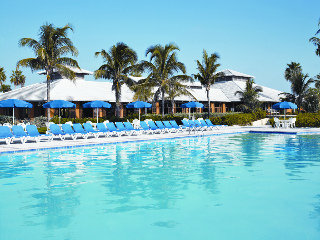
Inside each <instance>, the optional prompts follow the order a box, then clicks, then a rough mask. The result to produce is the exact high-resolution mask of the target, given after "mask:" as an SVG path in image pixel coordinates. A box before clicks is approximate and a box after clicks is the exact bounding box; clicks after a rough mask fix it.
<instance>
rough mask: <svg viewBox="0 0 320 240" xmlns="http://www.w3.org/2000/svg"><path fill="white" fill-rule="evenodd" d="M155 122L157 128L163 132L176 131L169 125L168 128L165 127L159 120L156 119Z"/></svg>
mask: <svg viewBox="0 0 320 240" xmlns="http://www.w3.org/2000/svg"><path fill="white" fill-rule="evenodd" d="M156 124H157V126H158V128H160V129H161V130H162V131H164V132H168V133H171V132H176V130H175V129H173V128H172V127H169V128H168V127H166V126H165V125H164V124H163V123H162V122H161V121H156Z"/></svg>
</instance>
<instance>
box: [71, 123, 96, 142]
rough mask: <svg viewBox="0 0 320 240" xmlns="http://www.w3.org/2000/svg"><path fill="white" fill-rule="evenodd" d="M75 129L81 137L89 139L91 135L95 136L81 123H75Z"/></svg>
mask: <svg viewBox="0 0 320 240" xmlns="http://www.w3.org/2000/svg"><path fill="white" fill-rule="evenodd" d="M73 129H74V131H75V132H76V133H78V134H80V136H81V137H83V138H84V139H87V138H88V137H89V136H93V137H95V136H94V135H93V134H92V133H88V132H87V131H86V130H84V129H83V127H82V125H81V124H80V123H74V124H73Z"/></svg>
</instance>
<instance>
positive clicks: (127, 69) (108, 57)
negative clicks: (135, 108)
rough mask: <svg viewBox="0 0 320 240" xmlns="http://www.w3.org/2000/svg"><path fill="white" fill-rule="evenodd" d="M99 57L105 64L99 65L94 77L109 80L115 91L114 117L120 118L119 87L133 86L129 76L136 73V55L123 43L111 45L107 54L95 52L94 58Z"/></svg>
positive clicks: (105, 52)
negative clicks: (124, 85)
mask: <svg viewBox="0 0 320 240" xmlns="http://www.w3.org/2000/svg"><path fill="white" fill-rule="evenodd" d="M99 55H101V57H102V58H103V60H104V62H105V64H103V65H101V66H100V67H99V69H98V70H96V71H95V72H94V77H95V78H96V79H98V78H104V79H111V80H112V90H113V91H115V97H116V116H117V117H119V116H120V98H121V86H122V85H123V84H127V85H128V86H129V87H130V86H131V85H133V83H134V82H133V80H132V79H130V78H129V75H130V74H131V73H133V72H136V62H137V60H138V56H137V53H136V52H135V51H134V50H133V49H131V48H130V47H128V45H126V44H125V43H122V42H119V43H117V44H116V45H113V46H112V47H111V48H110V50H109V52H107V51H106V50H104V49H102V50H101V52H96V53H95V56H96V57H98V56H99Z"/></svg>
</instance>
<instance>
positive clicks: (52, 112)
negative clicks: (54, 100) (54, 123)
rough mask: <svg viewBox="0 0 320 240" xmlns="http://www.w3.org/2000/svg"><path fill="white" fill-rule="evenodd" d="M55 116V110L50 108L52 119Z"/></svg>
mask: <svg viewBox="0 0 320 240" xmlns="http://www.w3.org/2000/svg"><path fill="white" fill-rule="evenodd" d="M53 116H54V108H50V118H52V117H53Z"/></svg>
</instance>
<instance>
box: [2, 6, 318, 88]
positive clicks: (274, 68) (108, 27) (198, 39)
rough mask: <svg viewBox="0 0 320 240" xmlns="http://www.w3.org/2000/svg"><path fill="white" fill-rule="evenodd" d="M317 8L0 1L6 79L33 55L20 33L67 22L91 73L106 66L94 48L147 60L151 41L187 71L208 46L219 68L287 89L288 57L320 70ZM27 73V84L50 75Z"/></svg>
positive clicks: (193, 70) (311, 72)
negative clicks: (169, 47)
mask: <svg viewBox="0 0 320 240" xmlns="http://www.w3.org/2000/svg"><path fill="white" fill-rule="evenodd" d="M319 9H320V1H319V0H259V1H257V0H254V1H249V0H242V1H239V0H224V1H216V0H211V1H204V0H196V1H195V0H192V1H189V0H184V1H180V0H171V1H167V0H161V1H151V0H148V1H140V0H135V1H132V0H131V1H130V0H122V1H114V0H113V1H108V0H101V1H95V0H91V1H89V0H86V1H82V0H63V1H61V0H55V1H43V0H41V1H38V0H31V1H25V0H14V1H5V0H1V14H0V29H1V34H0V66H1V67H4V68H5V71H6V75H7V84H9V76H10V75H11V71H12V70H14V69H15V67H16V63H17V61H18V60H20V59H23V58H28V57H33V56H34V54H33V52H32V51H31V49H28V48H22V47H19V46H18V41H19V39H21V38H23V37H31V38H35V39H38V34H39V28H40V26H41V25H43V24H45V23H53V24H54V25H55V26H57V27H62V26H64V25H66V24H67V23H70V24H72V26H73V27H74V32H73V33H72V32H71V33H70V35H69V36H70V38H71V39H72V41H73V43H74V45H75V46H76V47H77V49H78V50H79V56H78V57H77V58H76V59H77V61H78V63H79V65H80V67H81V68H84V69H87V70H90V71H94V70H96V69H98V67H99V66H100V65H102V64H103V62H102V59H101V58H96V57H94V53H95V52H97V51H101V49H105V50H108V49H109V48H110V47H111V46H112V45H114V44H116V43H117V42H124V43H126V44H127V45H129V46H130V47H131V48H133V49H134V50H135V51H136V52H137V54H138V57H139V60H147V59H148V58H147V57H146V56H145V51H146V49H147V48H148V47H150V46H151V45H154V44H162V45H165V44H167V43H175V44H177V45H178V46H179V48H180V52H179V53H178V59H179V61H181V62H183V63H184V64H185V65H186V68H187V73H188V74H194V73H197V69H196V60H201V57H202V51H203V49H206V50H207V52H208V53H213V52H217V53H218V54H219V55H220V60H219V63H220V64H221V67H220V68H219V70H223V69H233V70H236V71H239V72H242V73H246V74H249V75H253V76H255V82H256V83H257V84H260V85H263V86H267V87H271V88H275V89H278V90H281V91H290V85H289V83H288V82H287V81H286V80H285V79H284V70H285V68H286V65H287V64H288V63H290V62H292V61H295V62H299V63H301V65H302V67H303V71H304V73H308V74H309V76H311V77H313V76H315V75H317V74H319V73H320V57H318V56H316V55H315V47H314V46H313V45H312V44H311V43H310V42H309V39H310V37H312V36H314V34H315V33H316V31H317V29H318V22H319V19H320V11H319ZM319 37H320V36H319ZM22 71H23V73H24V75H25V76H26V85H30V84H33V83H37V82H41V81H44V80H45V77H44V76H39V75H38V74H36V73H32V72H31V71H30V70H29V69H26V68H23V69H22ZM86 79H87V80H94V78H93V77H92V76H88V77H86Z"/></svg>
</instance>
